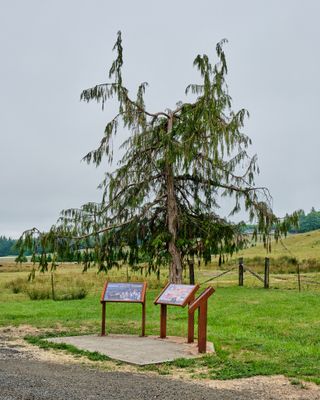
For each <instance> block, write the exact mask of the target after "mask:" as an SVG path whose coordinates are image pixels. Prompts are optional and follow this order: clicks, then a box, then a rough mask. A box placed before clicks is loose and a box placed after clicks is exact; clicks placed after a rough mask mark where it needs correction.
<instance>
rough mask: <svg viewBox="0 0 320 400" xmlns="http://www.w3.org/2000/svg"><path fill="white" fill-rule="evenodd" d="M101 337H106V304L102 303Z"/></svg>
mask: <svg viewBox="0 0 320 400" xmlns="http://www.w3.org/2000/svg"><path fill="white" fill-rule="evenodd" d="M101 336H106V303H105V302H103V303H102V321H101Z"/></svg>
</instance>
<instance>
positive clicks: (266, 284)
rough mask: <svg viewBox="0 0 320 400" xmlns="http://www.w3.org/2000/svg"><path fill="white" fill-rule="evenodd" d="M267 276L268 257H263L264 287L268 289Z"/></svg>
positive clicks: (268, 271) (268, 272)
mask: <svg viewBox="0 0 320 400" xmlns="http://www.w3.org/2000/svg"><path fill="white" fill-rule="evenodd" d="M269 276H270V259H269V258H268V257H266V258H265V259H264V288H265V289H269V281H270V280H269Z"/></svg>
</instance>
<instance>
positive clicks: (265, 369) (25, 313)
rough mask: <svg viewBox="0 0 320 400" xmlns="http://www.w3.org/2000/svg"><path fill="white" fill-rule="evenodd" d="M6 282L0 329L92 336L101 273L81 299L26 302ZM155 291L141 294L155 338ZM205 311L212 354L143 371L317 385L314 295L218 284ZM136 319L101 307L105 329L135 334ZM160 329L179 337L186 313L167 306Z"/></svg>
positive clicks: (318, 316)
mask: <svg viewBox="0 0 320 400" xmlns="http://www.w3.org/2000/svg"><path fill="white" fill-rule="evenodd" d="M10 275H11V274H10ZM20 275H21V273H20ZM12 276H14V274H12ZM23 276H26V275H25V274H24V275H23ZM82 276H83V275H82ZM1 277H3V278H5V279H3V280H2V282H1ZM8 279H9V275H8V274H7V273H3V274H0V288H1V293H0V310H1V311H0V325H1V326H18V325H22V324H27V325H32V326H34V327H37V328H43V330H44V331H46V330H47V331H49V330H52V329H54V330H57V332H59V334H61V331H62V332H63V333H64V334H70V333H72V334H79V333H81V332H84V333H99V331H100V324H101V305H100V303H99V297H100V292H101V289H102V282H103V280H104V279H105V278H104V277H103V276H100V277H99V278H97V282H96V284H93V286H92V288H91V290H90V291H89V294H88V295H87V297H86V298H84V299H81V300H72V301H52V300H37V301H34V300H29V299H28V297H27V296H26V295H25V294H23V293H18V294H14V293H12V291H11V290H10V289H9V288H8V287H7V286H6V285H5V284H4V281H8ZM158 293H159V290H158V289H149V290H148V292H147V326H146V329H147V334H149V335H158V334H159V314H160V309H159V306H155V305H154V304H153V301H154V299H155V297H156V296H157V294H158ZM208 312H209V315H208V340H210V341H212V342H213V343H214V345H215V348H216V355H214V356H204V357H203V358H202V359H198V360H187V361H185V360H180V361H176V362H174V363H169V364H165V365H162V366H153V367H150V368H151V369H154V370H157V371H159V373H170V371H171V370H172V371H173V370H174V369H176V368H179V369H181V368H184V369H185V370H186V371H188V372H189V373H190V374H191V375H194V376H196V377H205V378H212V379H213V378H218V379H229V378H235V377H245V376H252V375H259V374H262V375H270V374H284V375H286V376H289V377H295V378H298V379H304V380H312V381H314V382H316V383H318V384H320V297H319V292H318V293H317V292H311V291H310V292H302V293H298V292H297V291H296V290H277V289H269V290H265V289H263V288H249V287H242V288H240V287H237V286H233V287H218V288H217V290H216V293H215V294H214V295H213V296H212V298H211V299H210V302H209V309H208ZM140 320H141V305H139V304H119V303H115V304H111V303H108V304H107V330H108V331H109V332H113V333H132V334H139V333H140ZM167 325H168V327H167V328H168V332H167V333H168V335H177V336H184V337H186V335H187V309H186V308H185V309H181V308H180V307H169V310H168V324H167Z"/></svg>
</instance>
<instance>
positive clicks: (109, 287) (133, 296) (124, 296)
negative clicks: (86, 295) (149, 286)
mask: <svg viewBox="0 0 320 400" xmlns="http://www.w3.org/2000/svg"><path fill="white" fill-rule="evenodd" d="M145 286H146V284H145V283H111V282H108V283H107V284H106V286H105V288H104V292H103V293H102V296H101V301H107V302H108V301H115V302H138V303H141V302H144V294H145V289H146V287H145Z"/></svg>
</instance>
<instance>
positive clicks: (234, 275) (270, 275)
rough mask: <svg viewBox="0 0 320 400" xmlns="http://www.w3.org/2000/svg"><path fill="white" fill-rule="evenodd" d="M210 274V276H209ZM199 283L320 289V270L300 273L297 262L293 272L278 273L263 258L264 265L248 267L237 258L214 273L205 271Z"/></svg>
mask: <svg viewBox="0 0 320 400" xmlns="http://www.w3.org/2000/svg"><path fill="white" fill-rule="evenodd" d="M210 275H211V276H210ZM202 278H205V279H204V280H201V282H200V285H201V286H203V285H205V284H208V283H212V284H213V283H215V285H216V286H234V285H238V286H249V287H263V288H265V289H269V288H274V289H296V290H298V291H302V290H310V289H312V290H320V271H319V272H309V273H301V270H300V265H299V264H297V265H296V268H295V272H294V273H278V272H277V271H276V270H274V271H273V268H272V262H270V259H269V258H268V257H266V258H265V261H264V265H255V266H251V265H250V268H249V267H248V266H247V265H246V264H245V261H244V259H243V258H239V261H238V265H235V266H233V267H231V268H228V269H225V270H217V271H216V273H215V274H214V275H212V272H211V271H206V273H204V274H203V275H202Z"/></svg>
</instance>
